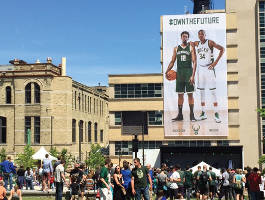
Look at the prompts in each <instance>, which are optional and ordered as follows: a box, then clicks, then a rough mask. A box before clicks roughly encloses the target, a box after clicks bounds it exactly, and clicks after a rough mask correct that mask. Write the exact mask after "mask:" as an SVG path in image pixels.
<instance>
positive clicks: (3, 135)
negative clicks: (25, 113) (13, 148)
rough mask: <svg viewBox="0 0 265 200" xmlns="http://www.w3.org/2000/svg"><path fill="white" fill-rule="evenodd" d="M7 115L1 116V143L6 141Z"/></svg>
mask: <svg viewBox="0 0 265 200" xmlns="http://www.w3.org/2000/svg"><path fill="white" fill-rule="evenodd" d="M6 128H7V125H6V117H0V143H2V144H3V143H4V144H5V143H6Z"/></svg>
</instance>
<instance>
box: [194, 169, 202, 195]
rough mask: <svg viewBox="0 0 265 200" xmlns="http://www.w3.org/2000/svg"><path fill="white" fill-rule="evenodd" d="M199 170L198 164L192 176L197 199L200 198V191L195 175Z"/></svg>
mask: <svg viewBox="0 0 265 200" xmlns="http://www.w3.org/2000/svg"><path fill="white" fill-rule="evenodd" d="M200 171H201V166H198V169H197V170H196V171H195V172H194V176H193V183H194V188H195V192H196V198H197V200H199V199H200V191H199V185H198V183H199V181H198V180H197V176H198V173H199V172H200Z"/></svg>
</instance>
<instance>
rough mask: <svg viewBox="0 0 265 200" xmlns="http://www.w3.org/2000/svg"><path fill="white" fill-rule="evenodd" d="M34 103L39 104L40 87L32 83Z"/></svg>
mask: <svg viewBox="0 0 265 200" xmlns="http://www.w3.org/2000/svg"><path fill="white" fill-rule="evenodd" d="M34 102H35V103H40V86H39V85H38V84H37V83H34Z"/></svg>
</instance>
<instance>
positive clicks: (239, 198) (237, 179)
mask: <svg viewBox="0 0 265 200" xmlns="http://www.w3.org/2000/svg"><path fill="white" fill-rule="evenodd" d="M233 182H234V190H235V193H236V200H243V199H244V198H243V191H244V187H243V183H245V182H246V180H245V177H243V175H242V170H241V169H237V170H236V173H235V175H234V180H233Z"/></svg>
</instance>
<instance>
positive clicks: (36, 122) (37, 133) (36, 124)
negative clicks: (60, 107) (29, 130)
mask: <svg viewBox="0 0 265 200" xmlns="http://www.w3.org/2000/svg"><path fill="white" fill-rule="evenodd" d="M34 143H35V144H40V117H34Z"/></svg>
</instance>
